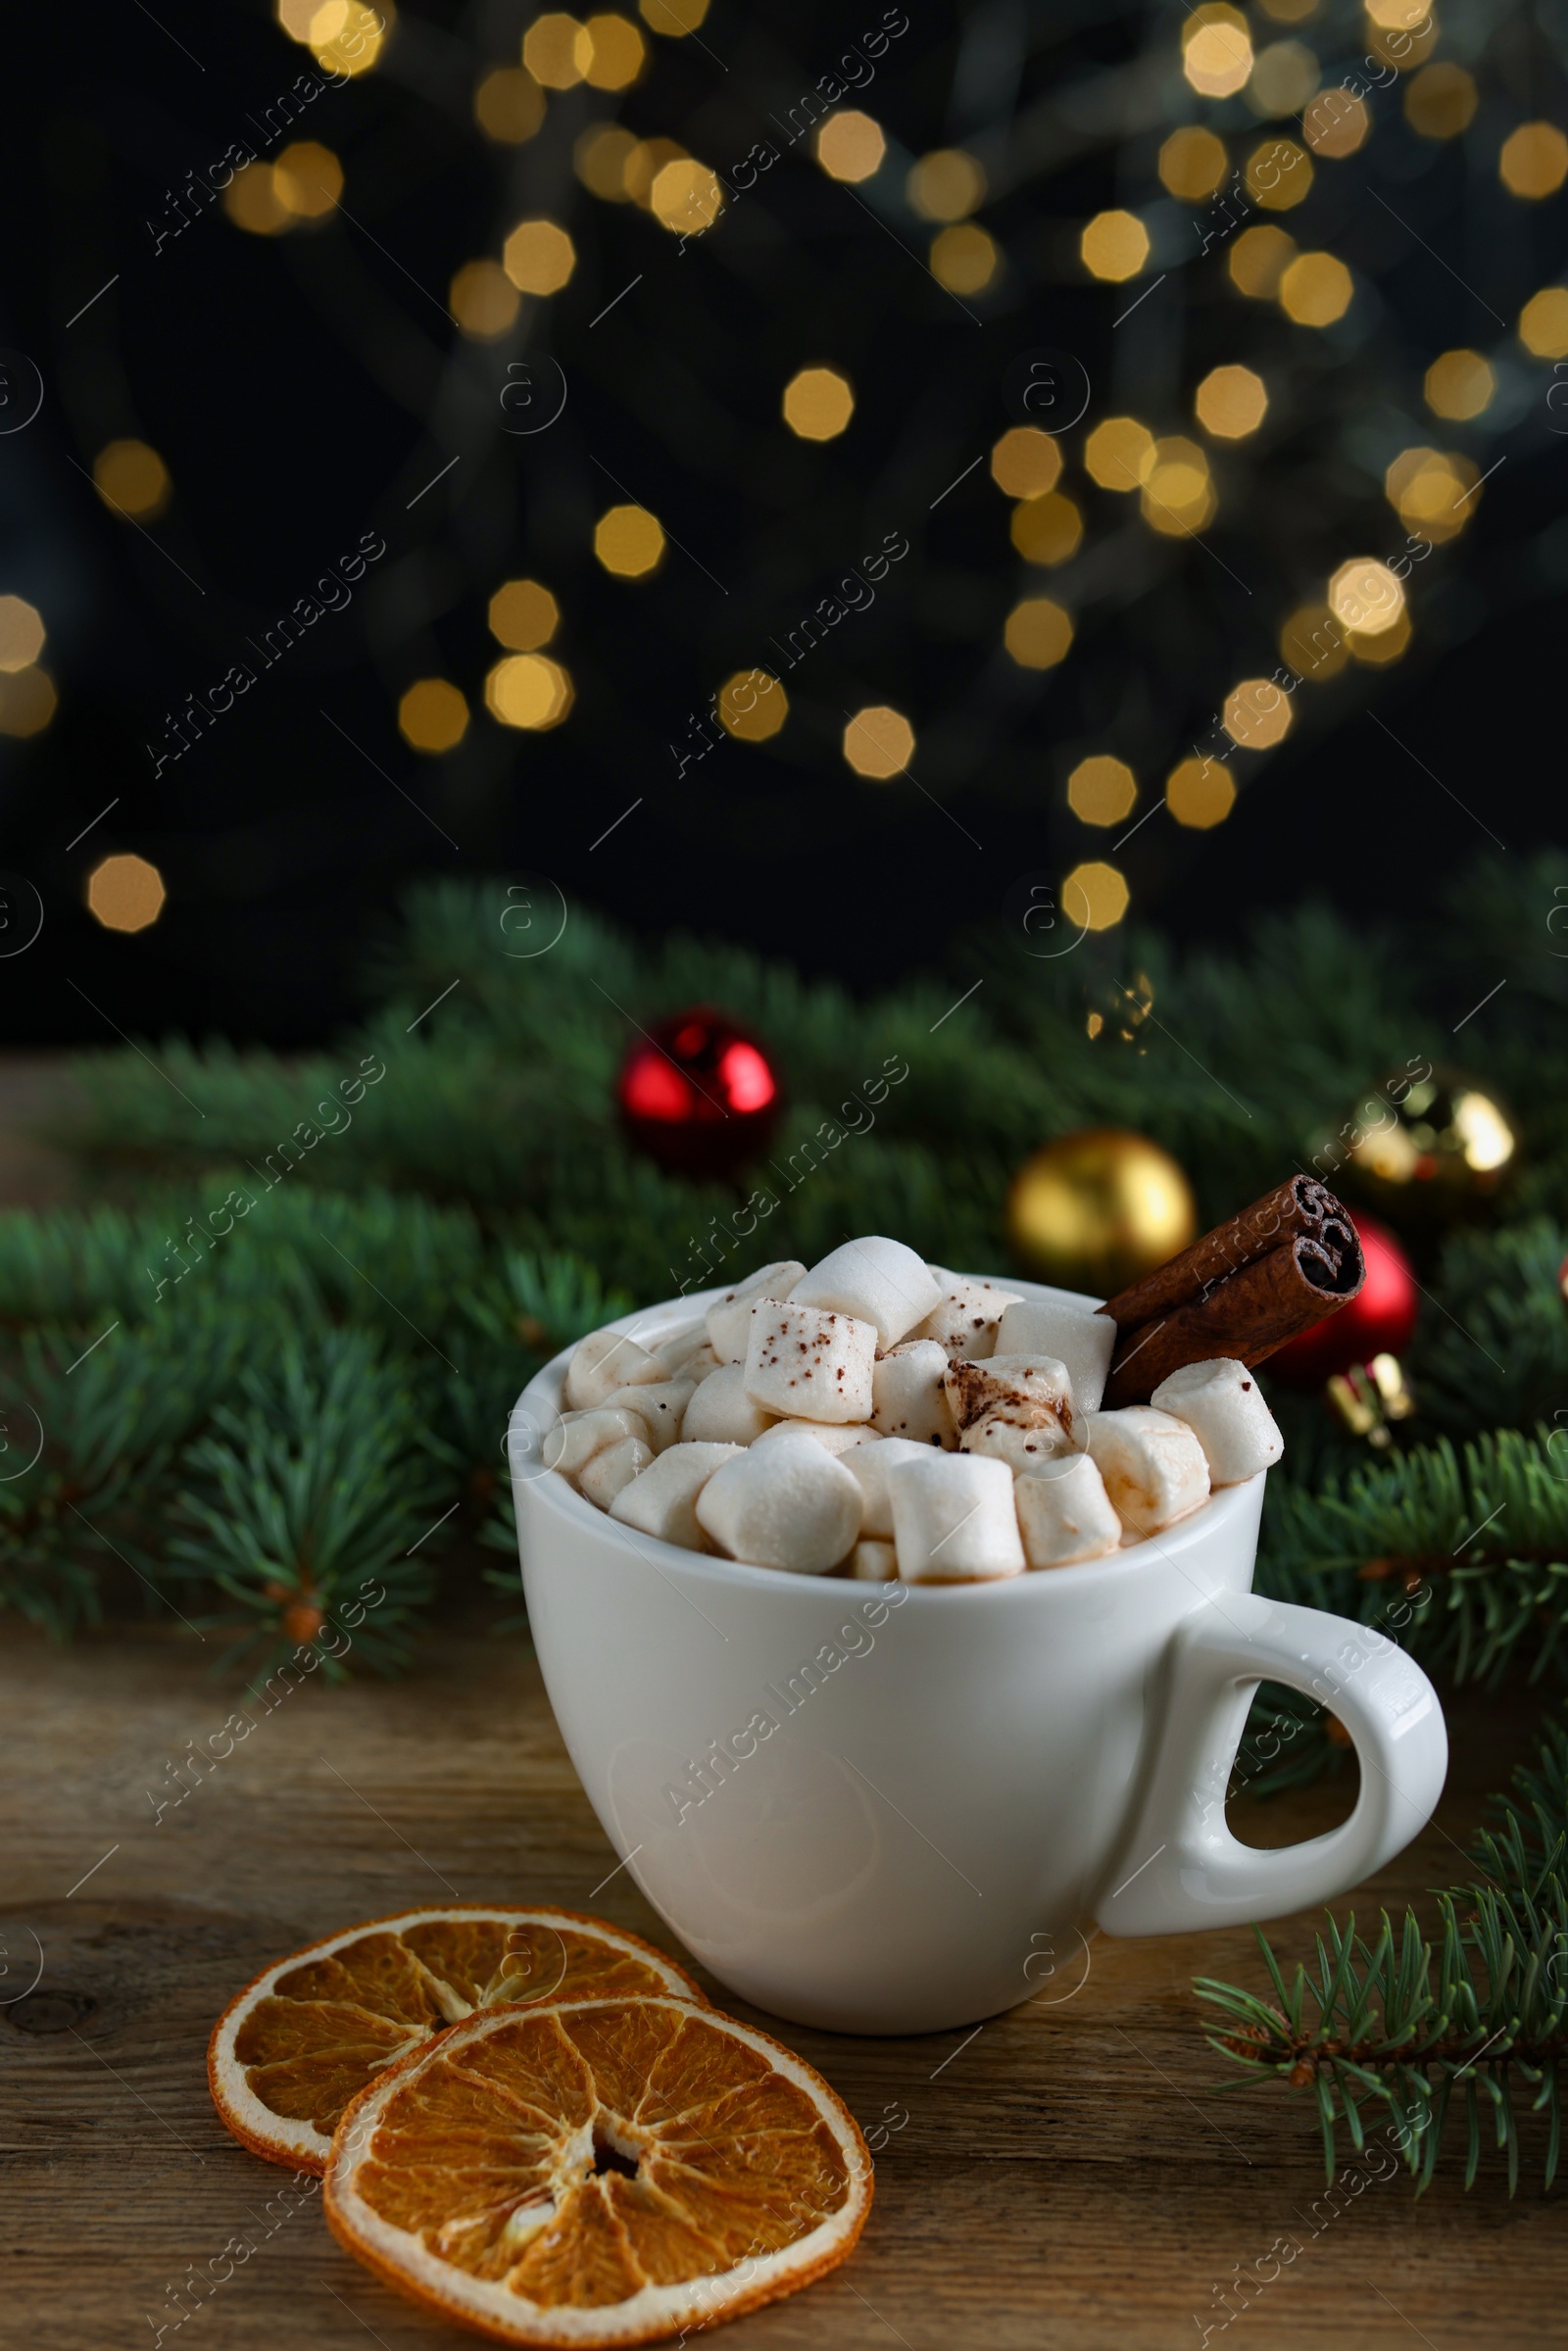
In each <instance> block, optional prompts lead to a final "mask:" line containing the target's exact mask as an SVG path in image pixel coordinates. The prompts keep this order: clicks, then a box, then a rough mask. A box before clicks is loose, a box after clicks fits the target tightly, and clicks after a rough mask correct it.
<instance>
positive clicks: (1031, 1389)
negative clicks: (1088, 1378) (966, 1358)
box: [944, 1355, 1075, 1445]
mask: <svg viewBox="0 0 1568 2351" xmlns="http://www.w3.org/2000/svg"><path fill="white" fill-rule="evenodd" d="M944 1385H945V1386H946V1388H947V1392H948V1402H949V1404H950V1405H951V1406H952V1408H953V1417H954V1419H955V1420H956V1423H957V1425H958V1428H959V1429H960V1431H961V1430H964V1429H967V1428H971V1427H972V1426H973V1425H974V1423H975V1422H976V1421H977V1420H983V1419H984V1418H985V1415H986V1414H987V1413H988V1412H995V1411H998V1410H999V1409H1005V1410H1007V1411H1020V1410H1021V1411H1024V1412H1030V1411H1034V1412H1039V1413H1041V1414H1043V1415H1044V1416H1045V1417H1046V1418H1047V1419H1049V1420H1051V1421H1053V1422H1054V1424H1055V1427H1056V1430H1057V1432H1058V1434H1059V1436H1060V1439H1061V1442H1062V1444H1063V1445H1072V1444H1073V1443H1074V1442H1075V1441H1074V1437H1073V1411H1072V1401H1073V1399H1072V1382H1071V1381H1070V1380H1069V1379H1068V1377H1067V1367H1066V1365H1065V1364H1064V1363H1061V1362H1059V1361H1058V1360H1057V1359H1056V1358H1055V1357H1054V1355H993V1356H992V1357H991V1359H990V1360H989V1362H986V1363H950V1364H949V1366H948V1369H947V1373H946V1375H945V1379H944Z"/></svg>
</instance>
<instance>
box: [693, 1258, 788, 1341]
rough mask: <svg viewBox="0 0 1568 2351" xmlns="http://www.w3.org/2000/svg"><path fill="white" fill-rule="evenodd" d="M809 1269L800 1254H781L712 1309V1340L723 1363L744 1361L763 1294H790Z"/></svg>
mask: <svg viewBox="0 0 1568 2351" xmlns="http://www.w3.org/2000/svg"><path fill="white" fill-rule="evenodd" d="M805 1271H806V1268H805V1266H804V1265H803V1264H802V1263H801V1261H800V1259H799V1258H798V1257H780V1258H778V1259H777V1260H776V1261H775V1262H774V1263H773V1264H771V1265H763V1266H760V1267H759V1269H758V1271H757V1272H756V1273H749V1274H748V1275H747V1277H746V1279H745V1281H744V1282H740V1283H737V1285H736V1287H735V1288H734V1289H733V1290H726V1291H725V1293H724V1295H723V1297H722V1298H718V1299H716V1300H715V1301H714V1303H713V1304H712V1305H711V1306H710V1307H709V1309H708V1343H709V1345H710V1347H711V1348H712V1350H713V1352H714V1354H715V1355H716V1356H717V1357H718V1359H719V1361H720V1363H744V1362H745V1360H746V1341H747V1337H748V1335H749V1333H750V1330H751V1324H752V1308H753V1307H754V1306H755V1305H756V1303H757V1301H758V1299H759V1298H788V1297H789V1295H790V1292H791V1291H792V1290H793V1289H794V1287H795V1285H796V1283H797V1282H798V1281H799V1280H800V1278H801V1276H802V1274H803V1273H804V1272H805Z"/></svg>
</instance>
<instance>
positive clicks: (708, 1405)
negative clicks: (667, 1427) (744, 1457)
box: [680, 1363, 773, 1445]
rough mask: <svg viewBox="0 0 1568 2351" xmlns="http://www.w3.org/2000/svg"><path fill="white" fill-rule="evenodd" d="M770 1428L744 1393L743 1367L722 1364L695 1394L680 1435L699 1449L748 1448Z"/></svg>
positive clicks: (769, 1422) (765, 1414)
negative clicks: (713, 1446)
mask: <svg viewBox="0 0 1568 2351" xmlns="http://www.w3.org/2000/svg"><path fill="white" fill-rule="evenodd" d="M772 1424H773V1415H772V1413H771V1412H764V1411H763V1410H762V1407H761V1405H760V1404H754V1403H753V1401H752V1399H751V1397H750V1396H748V1395H747V1393H746V1366H745V1364H744V1363H725V1364H723V1365H722V1366H721V1367H720V1368H719V1370H717V1371H715V1372H714V1373H713V1374H712V1376H711V1379H707V1380H705V1381H704V1382H703V1384H702V1386H701V1387H700V1388H699V1389H697V1390H695V1391H694V1393H693V1396H692V1400H691V1402H690V1403H689V1404H688V1405H687V1407H686V1417H685V1419H684V1420H683V1421H682V1422H681V1424H680V1433H681V1436H682V1438H683V1439H691V1440H694V1441H695V1442H696V1443H698V1444H700V1445H750V1444H751V1442H752V1439H753V1438H754V1437H760V1436H761V1434H762V1431H763V1430H764V1429H766V1428H771V1426H772Z"/></svg>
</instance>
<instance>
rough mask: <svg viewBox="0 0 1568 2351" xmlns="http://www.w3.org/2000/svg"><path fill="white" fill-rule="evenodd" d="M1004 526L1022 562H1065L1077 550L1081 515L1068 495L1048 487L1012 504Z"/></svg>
mask: <svg viewBox="0 0 1568 2351" xmlns="http://www.w3.org/2000/svg"><path fill="white" fill-rule="evenodd" d="M1008 530H1009V535H1010V537H1011V539H1012V543H1013V545H1014V547H1015V548H1016V549H1017V550H1018V553H1019V554H1020V555H1021V556H1022V557H1023V560H1024V562H1025V563H1067V562H1068V561H1069V559H1070V558H1071V557H1073V556H1075V555H1076V554H1077V552H1078V546H1079V542H1080V540H1081V539H1082V538H1083V535H1084V518H1083V516H1082V514H1080V513H1079V512H1078V509H1077V508H1076V507H1075V506H1074V504H1073V502H1072V500H1071V499H1070V498H1064V497H1063V496H1062V494H1061V492H1060V491H1059V490H1050V491H1048V492H1047V494H1046V496H1045V497H1044V498H1025V499H1024V500H1022V501H1021V503H1020V504H1019V505H1017V506H1015V507H1014V508H1013V510H1012V521H1011V523H1010V524H1009V525H1008Z"/></svg>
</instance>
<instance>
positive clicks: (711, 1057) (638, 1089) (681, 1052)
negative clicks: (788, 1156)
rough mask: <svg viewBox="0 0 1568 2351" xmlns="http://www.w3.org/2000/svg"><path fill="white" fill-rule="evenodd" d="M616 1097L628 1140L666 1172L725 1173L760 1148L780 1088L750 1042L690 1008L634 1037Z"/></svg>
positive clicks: (701, 1008) (773, 1119)
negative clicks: (628, 1136) (639, 1147)
mask: <svg viewBox="0 0 1568 2351" xmlns="http://www.w3.org/2000/svg"><path fill="white" fill-rule="evenodd" d="M615 1100H616V1102H617V1103H618V1104H619V1107H620V1114H621V1118H622V1120H623V1121H624V1123H625V1126H626V1130H627V1132H628V1133H629V1134H630V1136H631V1138H632V1140H633V1142H634V1143H637V1144H639V1145H640V1146H641V1148H642V1149H643V1150H644V1151H646V1152H647V1153H648V1156H649V1157H650V1158H651V1159H653V1160H655V1161H656V1162H657V1163H658V1165H659V1166H661V1167H662V1168H664V1169H666V1170H667V1172H668V1173H670V1174H671V1175H690V1176H728V1175H733V1174H734V1172H735V1170H736V1169H737V1168H740V1167H744V1166H746V1164H747V1163H748V1161H750V1160H752V1159H756V1158H758V1157H759V1156H760V1154H761V1153H762V1152H764V1151H766V1150H767V1146H768V1144H769V1142H770V1140H771V1139H772V1134H773V1128H774V1126H775V1124H776V1123H777V1119H778V1113H779V1108H780V1104H781V1090H780V1086H779V1080H778V1074H777V1072H776V1071H775V1069H774V1067H773V1064H772V1062H771V1061H770V1060H769V1058H768V1056H767V1053H766V1052H765V1050H764V1049H763V1047H762V1046H761V1045H760V1044H759V1043H758V1041H757V1039H756V1038H755V1037H752V1036H749V1035H748V1034H747V1032H746V1030H745V1029H743V1028H741V1027H740V1026H739V1024H738V1023H737V1022H736V1021H733V1020H731V1019H730V1017H729V1015H728V1013H727V1012H720V1011H717V1010H715V1009H714V1007H713V1006H712V1005H711V1004H694V1005H693V1006H692V1008H691V1010H690V1011H686V1012H677V1013H676V1014H675V1015H674V1017H673V1019H671V1020H661V1021H658V1022H656V1023H655V1025H654V1026H653V1027H652V1028H651V1029H649V1030H648V1031H647V1032H646V1033H645V1034H644V1035H643V1036H641V1037H639V1038H638V1040H637V1043H636V1044H635V1045H634V1046H633V1047H632V1049H631V1052H630V1053H628V1054H627V1055H626V1058H625V1060H624V1061H623V1062H622V1063H621V1067H620V1075H619V1077H618V1078H617V1079H616V1081H615Z"/></svg>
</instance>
